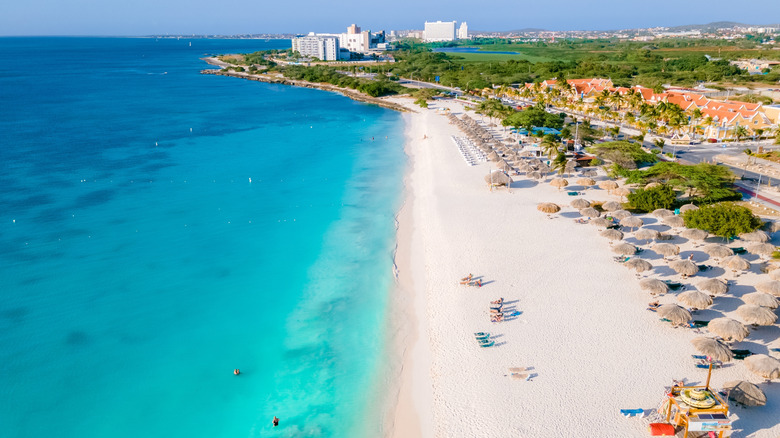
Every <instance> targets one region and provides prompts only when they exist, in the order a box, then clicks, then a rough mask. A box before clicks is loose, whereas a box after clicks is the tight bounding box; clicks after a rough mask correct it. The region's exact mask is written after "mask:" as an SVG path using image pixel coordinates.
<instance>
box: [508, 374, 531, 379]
mask: <svg viewBox="0 0 780 438" xmlns="http://www.w3.org/2000/svg"><path fill="white" fill-rule="evenodd" d="M511 376H512V378H513V379H515V380H525V381H528V380H531V375H530V374H528V373H512V374H511Z"/></svg>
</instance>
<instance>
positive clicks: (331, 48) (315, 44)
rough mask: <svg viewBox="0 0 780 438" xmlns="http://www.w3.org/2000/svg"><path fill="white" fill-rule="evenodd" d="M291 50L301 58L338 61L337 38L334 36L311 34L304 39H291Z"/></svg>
mask: <svg viewBox="0 0 780 438" xmlns="http://www.w3.org/2000/svg"><path fill="white" fill-rule="evenodd" d="M292 50H293V52H298V53H300V54H301V55H302V56H307V57H312V58H318V59H321V60H323V61H336V60H338V59H339V38H338V36H336V35H325V34H319V35H317V34H315V33H314V32H311V33H309V34H308V35H306V36H305V37H297V38H293V39H292Z"/></svg>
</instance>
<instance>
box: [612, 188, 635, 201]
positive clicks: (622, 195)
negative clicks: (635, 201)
mask: <svg viewBox="0 0 780 438" xmlns="http://www.w3.org/2000/svg"><path fill="white" fill-rule="evenodd" d="M612 194H613V195H615V196H620V198H621V199H623V198H625V197H626V196H628V195H630V194H631V190H629V189H627V188H625V187H618V188H616V189H615V190H613V191H612Z"/></svg>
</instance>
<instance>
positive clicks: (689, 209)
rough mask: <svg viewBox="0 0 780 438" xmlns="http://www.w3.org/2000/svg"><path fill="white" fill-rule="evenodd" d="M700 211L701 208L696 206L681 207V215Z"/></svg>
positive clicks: (686, 205)
mask: <svg viewBox="0 0 780 438" xmlns="http://www.w3.org/2000/svg"><path fill="white" fill-rule="evenodd" d="M698 209H699V207H697V206H695V205H693V204H685V205H683V206H682V207H680V213H685V212H686V211H691V210H698Z"/></svg>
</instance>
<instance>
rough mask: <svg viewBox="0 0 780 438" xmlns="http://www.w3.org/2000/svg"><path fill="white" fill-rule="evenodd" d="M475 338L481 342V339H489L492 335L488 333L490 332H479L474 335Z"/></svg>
mask: <svg viewBox="0 0 780 438" xmlns="http://www.w3.org/2000/svg"><path fill="white" fill-rule="evenodd" d="M474 337H475V338H476V339H478V340H480V339H487V338H489V337H490V333H488V332H477V333H474Z"/></svg>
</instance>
